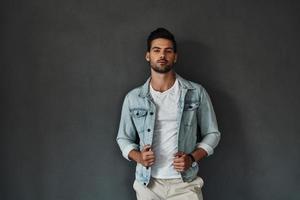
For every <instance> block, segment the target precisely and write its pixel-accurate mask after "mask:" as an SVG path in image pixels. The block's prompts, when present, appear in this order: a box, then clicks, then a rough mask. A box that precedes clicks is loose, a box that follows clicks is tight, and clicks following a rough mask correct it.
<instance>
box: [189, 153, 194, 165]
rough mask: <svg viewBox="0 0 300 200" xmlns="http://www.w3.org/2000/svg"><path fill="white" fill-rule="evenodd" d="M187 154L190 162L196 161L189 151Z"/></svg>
mask: <svg viewBox="0 0 300 200" xmlns="http://www.w3.org/2000/svg"><path fill="white" fill-rule="evenodd" d="M188 156H189V157H190V159H191V161H192V162H191V163H193V162H196V160H195V158H194V156H193V155H192V154H191V153H189V154H188Z"/></svg>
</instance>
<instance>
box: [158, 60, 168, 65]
mask: <svg viewBox="0 0 300 200" xmlns="http://www.w3.org/2000/svg"><path fill="white" fill-rule="evenodd" d="M157 62H158V63H159V64H166V63H167V61H166V60H159V61H157Z"/></svg>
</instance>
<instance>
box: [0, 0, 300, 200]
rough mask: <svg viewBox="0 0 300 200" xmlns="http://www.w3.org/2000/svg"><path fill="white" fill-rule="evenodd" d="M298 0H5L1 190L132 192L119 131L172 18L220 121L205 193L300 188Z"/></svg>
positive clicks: (185, 56) (181, 68)
mask: <svg viewBox="0 0 300 200" xmlns="http://www.w3.org/2000/svg"><path fill="white" fill-rule="evenodd" d="M298 2H299V1H298ZM298 2H297V1H296V0H295V1H270V2H269V3H266V1H239V0H235V1H234V0H230V1H217V0H210V1H182V0H172V1H141V0H136V1H121V0H120V1H100V0H97V1H96V0H94V1H93V0H86V1H69V0H61V1H58V0H51V1H50V0H48V1H46V0H42V1H41V0H28V1H14V0H11V1H1V5H0V11H1V35H0V40H1V41H0V44H1V46H0V48H1V54H0V55H1V57H0V62H1V63H0V64H1V68H0V73H1V74H0V75H1V76H0V78H1V79H0V81H1V82H0V88H1V98H0V101H1V102H0V103H1V104H0V105H1V108H0V109H1V110H0V113H1V114H0V116H1V129H0V131H1V135H0V150H1V151H0V156H1V157H0V158H1V160H0V162H1V163H0V199H1V200H69V199H70V200H71V199H72V200H77V199H78V200H95V199H101V200H105V199H107V200H111V199H124V200H126V199H128V200H130V199H134V196H135V193H134V191H133V189H132V182H133V178H134V177H133V176H134V163H133V162H131V163H130V162H128V161H126V160H125V159H123V157H122V156H121V153H120V150H119V148H118V146H117V144H116V142H115V137H116V134H117V129H118V124H119V119H120V109H121V104H122V101H123V98H124V95H125V94H126V93H127V92H128V91H129V90H130V89H132V88H134V87H136V86H138V85H141V84H143V83H144V81H145V80H146V78H147V77H148V76H149V73H150V70H149V66H148V65H147V63H146V62H145V60H144V53H145V49H146V37H147V36H148V34H149V32H150V31H152V30H153V29H155V28H157V27H160V26H163V27H166V28H168V29H169V30H170V31H172V32H173V33H174V34H175V36H176V38H177V41H178V46H179V62H178V64H177V65H176V71H177V72H178V73H179V74H180V75H181V76H182V77H184V78H187V79H189V80H192V81H195V82H198V83H201V84H202V85H203V86H204V87H205V88H206V89H207V91H208V92H209V94H210V96H211V98H212V101H213V104H214V107H215V111H216V114H217V118H218V122H219V127H220V131H221V132H222V139H221V143H220V145H219V146H218V148H217V149H216V151H215V154H214V155H213V156H211V157H209V158H207V159H205V160H203V161H202V162H201V166H200V172H199V175H200V176H201V177H203V179H204V181H205V186H204V188H203V193H204V197H205V199H209V200H219V199H228V200H232V199H243V200H253V199H255V200H266V199H272V200H277V199H278V200H279V199H282V200H296V199H297V200H299V199H300V181H299V179H300V170H299V168H300V156H299V152H300V135H299V134H300V133H299V131H300V123H299V112H300V105H299V100H300V95H299V88H298V86H299V84H300V69H299V64H300V60H299V50H300V45H299V34H300V32H299V21H300V20H299V17H300V14H299V8H300V6H299V3H298Z"/></svg>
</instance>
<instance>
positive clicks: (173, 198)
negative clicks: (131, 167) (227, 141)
mask: <svg viewBox="0 0 300 200" xmlns="http://www.w3.org/2000/svg"><path fill="white" fill-rule="evenodd" d="M147 42H148V49H147V53H146V60H147V61H148V62H149V64H150V66H151V77H149V78H148V80H147V81H146V83H145V84H144V85H143V86H140V87H138V88H135V89H133V90H131V91H130V92H129V93H128V94H127V95H126V97H125V99H124V103H123V107H122V113H121V120H120V127H119V131H118V136H117V142H118V144H119V146H120V149H121V151H122V154H123V156H124V157H125V158H126V159H128V160H133V161H135V162H136V163H137V166H136V173H135V177H136V179H135V182H134V184H133V187H134V189H135V191H136V195H137V199H139V200H147V199H152V200H158V199H168V200H177V199H178V200H184V199H189V200H194V199H195V200H196V199H197V200H198V199H202V192H201V187H202V186H203V180H202V179H201V178H200V177H198V176H197V172H198V162H199V161H200V160H201V159H203V158H204V157H206V156H208V155H211V154H212V153H213V149H214V148H215V147H216V146H217V144H218V142H219V140H220V132H219V131H218V126H217V121H216V117H215V113H214V110H213V107H212V104H211V101H210V99H209V96H208V94H207V92H206V91H205V89H204V88H203V87H202V86H201V85H199V84H197V83H193V82H191V81H188V80H185V79H183V78H182V77H180V76H179V75H178V74H176V73H175V71H174V69H173V66H174V64H175V63H176V60H177V47H176V41H175V38H174V36H173V35H172V34H171V33H170V32H169V31H168V30H166V29H164V28H158V29H156V30H155V31H153V32H151V34H150V35H149V37H148V40H147ZM197 126H199V129H198V130H200V131H199V132H200V134H197Z"/></svg>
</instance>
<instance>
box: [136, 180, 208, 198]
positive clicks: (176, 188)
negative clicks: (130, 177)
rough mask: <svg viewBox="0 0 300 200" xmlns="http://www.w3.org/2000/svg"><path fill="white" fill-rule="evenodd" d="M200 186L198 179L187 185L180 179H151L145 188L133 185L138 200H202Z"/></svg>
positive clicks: (201, 183)
mask: <svg viewBox="0 0 300 200" xmlns="http://www.w3.org/2000/svg"><path fill="white" fill-rule="evenodd" d="M202 186H203V180H202V178H200V177H197V178H196V179H195V180H193V181H192V182H189V183H188V182H183V181H182V180H181V179H157V178H151V180H150V183H149V185H148V186H147V187H146V186H144V185H142V184H141V183H139V182H137V181H134V184H133V188H134V190H135V192H136V197H137V199H138V200H165V199H167V200H203V197H202V192H201V188H202Z"/></svg>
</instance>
